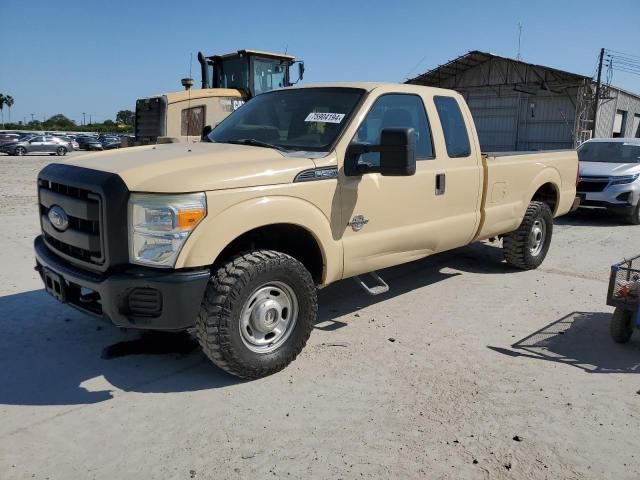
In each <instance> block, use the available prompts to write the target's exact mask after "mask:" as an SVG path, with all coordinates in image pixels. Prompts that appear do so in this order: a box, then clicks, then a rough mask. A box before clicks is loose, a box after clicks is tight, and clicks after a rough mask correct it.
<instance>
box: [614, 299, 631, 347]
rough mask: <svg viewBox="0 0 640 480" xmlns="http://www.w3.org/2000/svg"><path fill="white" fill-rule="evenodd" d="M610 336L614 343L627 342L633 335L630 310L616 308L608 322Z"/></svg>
mask: <svg viewBox="0 0 640 480" xmlns="http://www.w3.org/2000/svg"><path fill="white" fill-rule="evenodd" d="M609 332H610V333H611V338H613V340H614V341H615V342H616V343H627V342H628V341H629V340H630V339H631V335H633V318H632V315H631V311H630V310H626V309H624V308H620V307H618V308H616V310H615V312H613V316H612V317H611V323H610V324H609Z"/></svg>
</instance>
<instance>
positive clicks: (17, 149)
mask: <svg viewBox="0 0 640 480" xmlns="http://www.w3.org/2000/svg"><path fill="white" fill-rule="evenodd" d="M16 155H18V156H20V157H21V156H22V155H24V148H16Z"/></svg>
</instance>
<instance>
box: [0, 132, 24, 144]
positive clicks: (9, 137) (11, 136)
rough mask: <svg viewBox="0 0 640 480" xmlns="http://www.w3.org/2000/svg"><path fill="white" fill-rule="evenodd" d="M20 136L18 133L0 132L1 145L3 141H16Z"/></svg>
mask: <svg viewBox="0 0 640 480" xmlns="http://www.w3.org/2000/svg"><path fill="white" fill-rule="evenodd" d="M19 138H20V135H18V134H17V133H0V145H2V144H3V143H11V142H15V141H16V140H18V139H19Z"/></svg>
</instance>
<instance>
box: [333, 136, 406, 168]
mask: <svg viewBox="0 0 640 480" xmlns="http://www.w3.org/2000/svg"><path fill="white" fill-rule="evenodd" d="M370 152H379V153H380V165H379V166H373V165H362V164H358V159H359V157H360V155H362V154H364V153H370ZM344 171H345V175H347V176H356V175H362V174H363V173H379V174H380V175H382V176H389V177H408V176H411V175H414V174H415V173H416V131H415V129H413V128H384V129H382V132H381V133H380V145H368V144H361V143H352V144H351V145H349V147H348V148H347V154H346V156H345V163H344Z"/></svg>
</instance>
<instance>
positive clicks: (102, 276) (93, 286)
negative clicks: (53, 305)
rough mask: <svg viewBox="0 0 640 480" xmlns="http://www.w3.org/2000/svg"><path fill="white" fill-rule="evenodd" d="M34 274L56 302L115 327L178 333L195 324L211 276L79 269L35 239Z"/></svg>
mask: <svg viewBox="0 0 640 480" xmlns="http://www.w3.org/2000/svg"><path fill="white" fill-rule="evenodd" d="M34 248H35V254H36V270H38V272H39V273H40V276H41V277H42V279H43V281H44V283H45V288H46V290H47V291H48V292H49V293H51V294H52V295H53V296H54V297H55V298H57V299H58V300H60V301H62V302H64V303H68V304H69V305H71V306H73V307H75V308H77V309H79V310H81V311H83V312H86V313H89V314H92V315H97V316H101V317H104V318H106V319H108V320H110V321H111V322H113V324H115V325H117V326H119V327H126V328H142V329H151V330H183V329H186V328H190V327H192V326H194V325H195V321H196V317H197V315H198V311H199V309H200V303H201V302H202V298H203V296H204V291H205V288H206V286H207V282H208V281H209V278H210V272H209V270H208V269H201V270H170V271H163V270H152V269H149V268H142V267H140V268H135V267H130V268H127V269H124V270H122V271H119V272H117V273H111V274H110V273H94V272H90V271H87V270H84V269H79V268H77V267H75V266H74V265H72V264H71V263H69V262H68V261H66V260H63V259H61V258H60V257H58V256H57V255H55V254H54V253H52V252H51V250H49V249H48V248H47V246H46V244H45V242H44V240H43V238H42V236H39V237H37V238H36V239H35V241H34Z"/></svg>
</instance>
